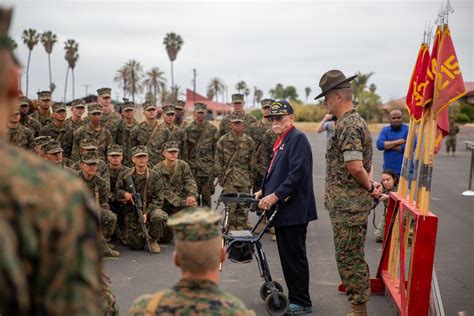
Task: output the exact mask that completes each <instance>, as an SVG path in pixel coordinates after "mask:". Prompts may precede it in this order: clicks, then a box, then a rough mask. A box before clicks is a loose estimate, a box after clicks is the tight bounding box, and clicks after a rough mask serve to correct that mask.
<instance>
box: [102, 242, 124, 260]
mask: <svg viewBox="0 0 474 316" xmlns="http://www.w3.org/2000/svg"><path fill="white" fill-rule="evenodd" d="M102 253H103V255H104V257H114V258H115V257H118V256H120V252H118V251H117V250H114V249H112V247H111V245H110V244H109V243H108V242H105V243H104V247H103V250H102Z"/></svg>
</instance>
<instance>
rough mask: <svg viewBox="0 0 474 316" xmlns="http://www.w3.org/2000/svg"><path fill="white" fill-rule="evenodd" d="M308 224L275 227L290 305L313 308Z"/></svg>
mask: <svg viewBox="0 0 474 316" xmlns="http://www.w3.org/2000/svg"><path fill="white" fill-rule="evenodd" d="M307 228H308V223H306V224H301V225H293V226H284V227H275V234H276V238H277V245H278V253H279V254H280V262H281V267H282V269H283V275H284V276H285V282H286V285H287V287H288V292H289V293H288V298H289V299H290V303H293V304H298V305H301V306H303V307H309V306H312V304H311V298H310V296H309V267H308V258H307V257H306V231H307Z"/></svg>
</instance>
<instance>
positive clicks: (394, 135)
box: [377, 110, 416, 176]
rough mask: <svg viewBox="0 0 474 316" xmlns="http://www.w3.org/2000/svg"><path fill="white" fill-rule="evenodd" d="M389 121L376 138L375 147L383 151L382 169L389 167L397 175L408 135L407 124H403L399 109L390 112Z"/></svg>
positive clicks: (400, 167)
mask: <svg viewBox="0 0 474 316" xmlns="http://www.w3.org/2000/svg"><path fill="white" fill-rule="evenodd" d="M389 121H390V125H389V126H386V127H384V128H383V129H382V130H381V131H380V134H379V138H378V139H377V149H378V150H383V151H384V152H383V169H384V170H386V169H390V170H392V171H393V172H395V173H396V174H397V175H398V176H399V175H400V171H401V169H402V162H403V152H404V151H405V143H406V140H407V136H408V125H406V124H403V122H402V112H401V111H400V110H393V111H392V112H390V114H389ZM415 145H416V140H415ZM412 169H413V166H412Z"/></svg>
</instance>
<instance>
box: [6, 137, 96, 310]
mask: <svg viewBox="0 0 474 316" xmlns="http://www.w3.org/2000/svg"><path fill="white" fill-rule="evenodd" d="M0 163H1V165H2V168H1V169H0V182H1V183H2V186H1V189H0V205H2V207H0V243H1V249H2V251H0V314H1V315H33V314H37V315H40V314H41V315H58V316H59V315H77V314H83V315H99V314H100V313H101V300H100V293H101V290H102V284H101V268H102V263H101V259H100V255H99V249H100V243H99V236H100V233H99V220H98V214H97V210H96V208H95V206H94V204H93V202H92V199H91V197H90V194H89V193H88V192H87V189H86V188H85V186H84V184H83V183H82V182H81V181H80V180H79V179H77V178H76V177H75V176H74V175H72V174H70V173H68V172H64V171H62V170H60V169H59V168H57V167H55V166H53V165H52V164H49V163H48V162H46V161H44V160H43V159H41V158H40V157H38V156H36V155H34V154H32V153H28V152H25V151H22V150H18V149H16V148H14V147H12V146H10V145H7V144H6V143H5V142H4V141H2V140H0ZM12 180H14V181H12ZM25 192H27V193H28V194H25ZM52 245H54V246H52Z"/></svg>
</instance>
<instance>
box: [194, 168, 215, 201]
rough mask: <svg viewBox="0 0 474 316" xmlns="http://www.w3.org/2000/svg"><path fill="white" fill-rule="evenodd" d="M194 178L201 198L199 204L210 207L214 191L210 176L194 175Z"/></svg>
mask: <svg viewBox="0 0 474 316" xmlns="http://www.w3.org/2000/svg"><path fill="white" fill-rule="evenodd" d="M194 180H195V181H196V185H197V191H198V195H201V198H202V205H201V206H205V207H209V208H210V207H212V195H213V194H214V191H215V188H214V184H213V183H212V179H211V178H210V177H197V176H196V175H194ZM198 204H199V200H198Z"/></svg>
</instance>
